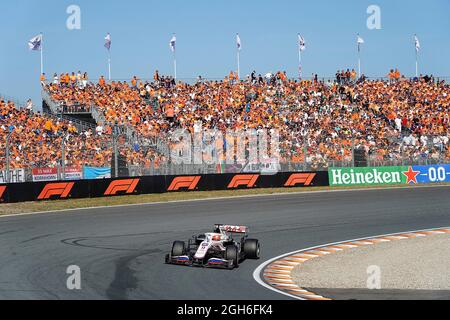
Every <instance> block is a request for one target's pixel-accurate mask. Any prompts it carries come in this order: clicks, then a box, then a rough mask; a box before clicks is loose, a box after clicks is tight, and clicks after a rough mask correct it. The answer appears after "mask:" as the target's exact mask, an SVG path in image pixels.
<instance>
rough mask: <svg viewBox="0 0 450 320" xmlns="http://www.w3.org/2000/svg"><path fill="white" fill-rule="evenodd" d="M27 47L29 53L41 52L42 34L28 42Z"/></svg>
mask: <svg viewBox="0 0 450 320" xmlns="http://www.w3.org/2000/svg"><path fill="white" fill-rule="evenodd" d="M28 47H29V48H30V50H31V51H41V50H42V34H40V35H38V36H36V37H34V38H33V39H31V40H30V41H28Z"/></svg>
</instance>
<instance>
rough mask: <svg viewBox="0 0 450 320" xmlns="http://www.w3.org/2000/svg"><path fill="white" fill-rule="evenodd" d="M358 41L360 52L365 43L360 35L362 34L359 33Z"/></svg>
mask: <svg viewBox="0 0 450 320" xmlns="http://www.w3.org/2000/svg"><path fill="white" fill-rule="evenodd" d="M356 42H357V43H358V52H359V51H361V45H362V44H363V43H364V39H363V38H361V37H360V35H359V34H358V38H357V40H356Z"/></svg>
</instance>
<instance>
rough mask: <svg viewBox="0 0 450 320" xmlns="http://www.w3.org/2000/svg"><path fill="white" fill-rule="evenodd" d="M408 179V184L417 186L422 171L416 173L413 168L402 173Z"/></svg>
mask: <svg viewBox="0 0 450 320" xmlns="http://www.w3.org/2000/svg"><path fill="white" fill-rule="evenodd" d="M402 173H403V174H404V175H405V176H406V178H408V179H407V180H406V183H407V184H410V183H411V182H412V183H414V184H417V176H418V175H419V173H420V171H414V170H413V168H412V167H409V169H408V171H406V172H402Z"/></svg>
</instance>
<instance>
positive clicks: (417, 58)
mask: <svg viewBox="0 0 450 320" xmlns="http://www.w3.org/2000/svg"><path fill="white" fill-rule="evenodd" d="M418 77H419V57H418V53H417V50H416V78H418Z"/></svg>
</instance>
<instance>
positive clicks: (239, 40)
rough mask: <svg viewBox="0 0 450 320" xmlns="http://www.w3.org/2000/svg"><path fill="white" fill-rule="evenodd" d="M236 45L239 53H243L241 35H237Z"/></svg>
mask: <svg viewBox="0 0 450 320" xmlns="http://www.w3.org/2000/svg"><path fill="white" fill-rule="evenodd" d="M236 44H237V49H238V50H239V51H241V49H242V43H241V37H239V34H237V35H236Z"/></svg>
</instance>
